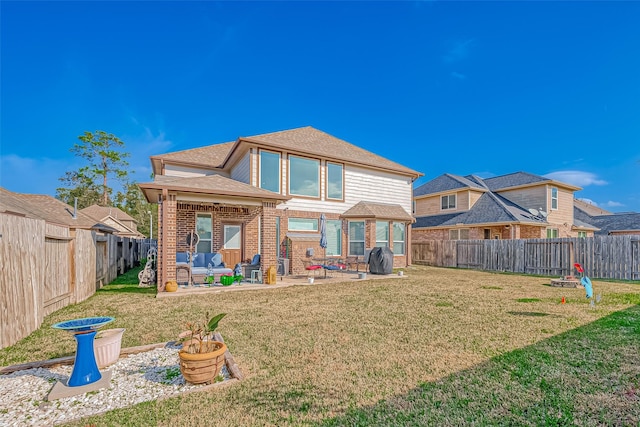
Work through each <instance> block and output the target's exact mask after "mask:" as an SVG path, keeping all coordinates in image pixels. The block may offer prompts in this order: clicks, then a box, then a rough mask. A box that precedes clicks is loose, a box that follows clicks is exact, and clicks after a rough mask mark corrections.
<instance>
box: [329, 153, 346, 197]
mask: <svg viewBox="0 0 640 427" xmlns="http://www.w3.org/2000/svg"><path fill="white" fill-rule="evenodd" d="M329 165H336V166H340V170H341V172H342V178H341V182H340V184H341V188H340V197H330V196H329ZM325 168H326V174H325V189H326V191H325V193H326V194H325V197H326V198H327V200H337V201H342V200H344V165H343V164H342V163H336V162H329V161H327V162H326V163H325Z"/></svg>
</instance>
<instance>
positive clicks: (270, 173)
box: [259, 150, 280, 193]
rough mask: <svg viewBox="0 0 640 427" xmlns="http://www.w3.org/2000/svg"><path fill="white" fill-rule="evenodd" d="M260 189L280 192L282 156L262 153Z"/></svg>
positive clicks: (269, 152)
mask: <svg viewBox="0 0 640 427" xmlns="http://www.w3.org/2000/svg"><path fill="white" fill-rule="evenodd" d="M259 170H260V188H264V189H265V190H269V191H273V192H274V193H279V192H280V154H279V153H274V152H271V151H262V150H261V151H260V165H259Z"/></svg>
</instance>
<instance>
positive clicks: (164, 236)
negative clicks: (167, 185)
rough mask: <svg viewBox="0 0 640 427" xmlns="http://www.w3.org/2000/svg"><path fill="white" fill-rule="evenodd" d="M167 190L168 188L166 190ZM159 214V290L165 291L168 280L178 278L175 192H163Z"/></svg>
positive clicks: (176, 204)
mask: <svg viewBox="0 0 640 427" xmlns="http://www.w3.org/2000/svg"><path fill="white" fill-rule="evenodd" d="M165 191H166V190H165ZM163 199H164V200H163V201H162V204H161V205H160V206H159V209H160V214H159V215H158V232H159V233H160V235H159V239H158V291H159V292H162V291H164V285H165V283H166V282H167V281H168V280H176V242H177V236H176V230H177V227H176V219H177V206H178V203H177V201H176V195H175V194H163Z"/></svg>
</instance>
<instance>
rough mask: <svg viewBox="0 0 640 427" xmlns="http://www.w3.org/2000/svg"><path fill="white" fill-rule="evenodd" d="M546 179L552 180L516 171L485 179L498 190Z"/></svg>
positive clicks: (489, 185) (492, 189) (486, 182)
mask: <svg viewBox="0 0 640 427" xmlns="http://www.w3.org/2000/svg"><path fill="white" fill-rule="evenodd" d="M544 181H549V182H550V181H551V180H550V179H549V178H544V177H542V176H538V175H534V174H531V173H527V172H514V173H510V174H507V175H501V176H496V177H493V178H485V179H484V182H485V184H486V185H487V187H489V189H490V190H491V191H498V190H503V189H505V188H511V187H519V186H521V185H527V184H533V183H537V182H544Z"/></svg>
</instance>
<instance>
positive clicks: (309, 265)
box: [302, 260, 323, 277]
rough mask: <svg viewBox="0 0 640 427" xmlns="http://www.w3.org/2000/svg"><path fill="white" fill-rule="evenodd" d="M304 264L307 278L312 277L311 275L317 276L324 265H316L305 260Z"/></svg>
mask: <svg viewBox="0 0 640 427" xmlns="http://www.w3.org/2000/svg"><path fill="white" fill-rule="evenodd" d="M302 263H303V264H304V269H305V270H307V277H310V276H311V273H313V275H314V276H316V275H317V272H318V271H320V270H322V269H323V266H322V264H315V263H314V262H313V261H312V260H304V261H302Z"/></svg>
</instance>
